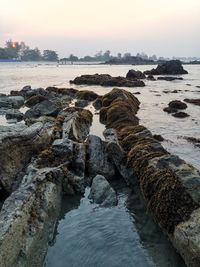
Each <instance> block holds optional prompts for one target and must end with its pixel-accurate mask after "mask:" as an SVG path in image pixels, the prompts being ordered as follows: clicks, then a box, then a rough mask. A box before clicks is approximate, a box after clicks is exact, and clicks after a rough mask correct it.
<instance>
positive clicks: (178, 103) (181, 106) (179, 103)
mask: <svg viewBox="0 0 200 267" xmlns="http://www.w3.org/2000/svg"><path fill="white" fill-rule="evenodd" d="M168 106H169V107H170V108H175V109H186V108H187V105H186V104H185V103H183V102H182V101H180V100H173V101H171V102H169V104H168Z"/></svg>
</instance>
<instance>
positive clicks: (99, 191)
mask: <svg viewBox="0 0 200 267" xmlns="http://www.w3.org/2000/svg"><path fill="white" fill-rule="evenodd" d="M89 198H90V199H92V200H93V201H94V202H95V203H96V204H100V205H101V206H104V207H110V206H115V205H117V196H116V192H115V191H114V190H113V188H112V187H111V186H110V184H109V183H108V181H107V180H106V179H105V177H104V176H102V175H97V176H95V177H94V179H93V181H92V186H91V191H90V194H89Z"/></svg>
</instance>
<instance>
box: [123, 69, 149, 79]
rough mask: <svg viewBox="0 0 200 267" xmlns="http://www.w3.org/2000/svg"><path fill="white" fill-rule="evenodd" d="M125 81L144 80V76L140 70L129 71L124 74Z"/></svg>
mask: <svg viewBox="0 0 200 267" xmlns="http://www.w3.org/2000/svg"><path fill="white" fill-rule="evenodd" d="M126 78H127V79H145V78H146V76H145V74H144V73H143V72H141V71H140V70H137V71H136V70H129V71H128V73H127V74H126Z"/></svg>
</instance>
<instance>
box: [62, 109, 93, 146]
mask: <svg viewBox="0 0 200 267" xmlns="http://www.w3.org/2000/svg"><path fill="white" fill-rule="evenodd" d="M60 115H61V116H63V117H64V121H63V125H62V138H69V139H72V140H74V141H77V142H83V141H84V140H85V139H86V137H87V136H88V134H89V130H90V126H91V124H92V113H91V112H90V111H89V110H84V109H81V108H76V107H72V108H67V109H66V110H65V111H63V112H62V113H61V114H60Z"/></svg>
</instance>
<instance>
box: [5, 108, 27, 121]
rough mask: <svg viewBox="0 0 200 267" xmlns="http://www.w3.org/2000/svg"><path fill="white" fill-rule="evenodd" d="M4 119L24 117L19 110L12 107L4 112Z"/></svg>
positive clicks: (21, 118) (20, 118)
mask: <svg viewBox="0 0 200 267" xmlns="http://www.w3.org/2000/svg"><path fill="white" fill-rule="evenodd" d="M6 119H7V120H12V119H16V120H17V121H22V120H23V119H24V114H23V113H21V112H20V111H19V110H14V109H12V110H9V111H7V112H6Z"/></svg>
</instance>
